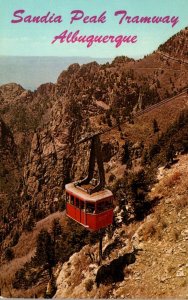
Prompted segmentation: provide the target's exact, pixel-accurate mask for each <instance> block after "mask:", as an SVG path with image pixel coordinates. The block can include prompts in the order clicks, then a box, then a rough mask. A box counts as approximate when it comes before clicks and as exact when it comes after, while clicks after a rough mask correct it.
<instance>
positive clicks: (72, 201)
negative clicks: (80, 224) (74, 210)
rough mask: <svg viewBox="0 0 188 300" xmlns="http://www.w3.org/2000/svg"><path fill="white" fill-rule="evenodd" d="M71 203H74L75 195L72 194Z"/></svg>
mask: <svg viewBox="0 0 188 300" xmlns="http://www.w3.org/2000/svg"><path fill="white" fill-rule="evenodd" d="M70 203H71V204H72V205H74V196H72V195H71V199H70Z"/></svg>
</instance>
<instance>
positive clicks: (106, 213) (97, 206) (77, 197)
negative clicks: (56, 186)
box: [65, 183, 113, 231]
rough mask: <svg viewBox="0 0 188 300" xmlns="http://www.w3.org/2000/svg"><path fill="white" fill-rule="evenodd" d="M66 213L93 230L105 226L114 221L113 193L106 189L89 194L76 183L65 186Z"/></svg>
mask: <svg viewBox="0 0 188 300" xmlns="http://www.w3.org/2000/svg"><path fill="white" fill-rule="evenodd" d="M65 190H66V214H67V216H68V217H70V218H71V219H73V220H75V221H76V222H78V223H80V224H81V225H83V226H84V227H86V228H87V229H89V230H91V231H97V230H99V229H101V228H105V227H107V226H108V225H110V224H112V222H113V194H112V192H111V191H109V190H107V189H104V190H100V191H99V192H96V193H93V194H91V195H90V194H89V193H87V191H86V190H85V189H83V188H81V187H78V186H76V185H75V183H69V184H67V185H66V186H65Z"/></svg>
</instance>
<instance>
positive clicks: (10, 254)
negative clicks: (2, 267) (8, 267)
mask: <svg viewBox="0 0 188 300" xmlns="http://www.w3.org/2000/svg"><path fill="white" fill-rule="evenodd" d="M5 258H6V260H8V261H11V260H12V259H13V258H14V252H13V250H12V249H11V248H10V247H9V248H6V250H5Z"/></svg>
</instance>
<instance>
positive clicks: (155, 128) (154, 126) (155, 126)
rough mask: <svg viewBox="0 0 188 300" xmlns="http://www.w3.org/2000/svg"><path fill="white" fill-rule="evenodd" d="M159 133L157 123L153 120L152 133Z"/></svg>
mask: <svg viewBox="0 0 188 300" xmlns="http://www.w3.org/2000/svg"><path fill="white" fill-rule="evenodd" d="M158 131H159V126H158V123H157V121H156V120H155V119H153V133H156V132H158Z"/></svg>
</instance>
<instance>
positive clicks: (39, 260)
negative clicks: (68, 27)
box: [0, 29, 188, 297]
mask: <svg viewBox="0 0 188 300" xmlns="http://www.w3.org/2000/svg"><path fill="white" fill-rule="evenodd" d="M185 36H187V29H185V30H183V31H181V32H180V33H179V34H177V35H176V36H174V37H172V38H171V39H170V40H168V41H167V42H166V43H165V44H164V45H163V46H160V47H159V49H157V50H156V51H155V52H154V53H152V54H151V55H149V56H146V57H144V58H143V59H141V60H133V59H130V58H128V57H124V56H121V57H116V58H115V59H114V60H113V61H112V63H105V64H101V65H100V64H98V63H97V62H92V63H88V64H83V65H79V64H78V63H74V64H72V65H70V66H69V67H68V68H67V70H63V71H62V72H61V74H60V75H59V76H58V78H57V82H56V83H45V84H42V85H40V86H39V87H38V88H37V89H36V90H35V91H33V92H32V91H29V90H26V89H24V88H23V87H22V86H21V85H19V84H15V83H11V84H4V85H2V86H0V116H1V119H2V121H1V131H0V132H3V135H2V137H3V138H1V139H0V143H1V144H0V146H1V148H0V149H2V153H3V155H1V161H0V163H1V166H2V167H3V168H4V167H5V168H6V170H5V171H3V172H5V173H6V176H4V175H3V174H4V173H2V174H1V180H2V181H1V182H4V181H3V180H4V177H5V178H6V184H3V185H1V195H3V197H2V196H1V207H2V208H4V212H3V214H4V215H6V219H4V218H2V219H1V229H0V230H1V231H0V232H1V239H2V243H1V250H0V251H1V257H2V260H1V266H0V271H1V272H0V273H1V276H0V287H1V290H2V295H3V296H6V297H7V296H9V297H10V296H11V295H14V296H15V297H34V296H37V297H40V296H42V297H44V296H45V295H46V288H47V286H48V290H49V289H51V292H50V295H51V296H53V295H54V294H55V292H56V291H55V290H56V288H58V290H57V296H59V295H60V296H62V297H64V293H66V292H67V290H66V289H64V292H61V287H60V285H61V278H64V277H61V275H60V277H59V279H58V281H57V284H56V278H57V277H58V275H59V274H62V272H64V271H62V272H61V268H62V270H65V269H66V268H67V266H70V265H71V264H72V262H73V266H72V268H71V270H70V272H69V273H70V274H69V275H68V274H66V277H67V280H71V278H72V277H71V276H74V275H75V273H74V270H75V266H77V264H78V262H77V261H75V256H76V255H77V254H74V253H77V252H79V251H81V252H79V256H78V257H82V261H83V265H82V268H83V270H84V272H86V273H87V272H88V278H89V279H90V283H89V282H88V283H86V280H85V277H84V276H85V275H84V273H83V278H81V277H78V281H76V282H75V285H77V286H78V287H79V286H80V288H81V289H82V294H81V293H80V291H79V290H76V291H75V290H74V288H75V287H74V288H73V289H72V293H71V291H69V290H68V292H67V293H69V294H66V296H68V297H73V296H74V297H75V296H77V297H80V296H83V297H90V296H91V297H93V295H94V294H95V295H97V297H120V296H124V297H125V296H128V293H127V291H126V289H124V285H125V282H126V280H125V281H124V276H123V274H124V273H123V272H124V271H125V272H126V271H127V272H128V271H129V267H128V264H127V259H128V258H127V257H130V260H131V261H132V265H131V268H134V267H135V268H136V264H134V263H135V262H136V261H134V260H135V259H136V258H135V256H134V255H136V254H135V252H134V251H135V250H134V247H136V248H137V250H138V248H139V247H140V246H139V247H138V246H135V245H134V243H132V237H133V236H134V234H136V232H137V230H138V228H140V225H141V224H147V222H148V220H150V218H154V219H155V218H157V215H155V214H157V212H158V210H159V209H160V206H161V207H162V208H161V209H162V211H165V213H166V214H167V213H168V203H167V202H166V201H163V200H164V198H165V195H167V194H165V191H167V192H169V193H170V191H169V190H168V189H166V187H164V186H163V184H162V185H161V189H162V191H161V193H160V192H158V194H157V195H154V194H152V187H153V188H157V184H158V183H157V180H159V179H157V178H158V177H157V174H158V170H159V167H161V166H166V167H167V168H170V170H171V169H172V168H173V167H172V165H173V164H175V163H176V153H179V154H181V155H186V153H187V151H188V135H187V132H188V112H187V105H188V94H187V88H188V87H187V79H188V65H187V63H186V55H187V54H186V51H187V49H186V47H184V48H183V49H182V51H181V55H180V57H179V56H178V54H177V53H175V52H174V47H175V46H173V45H179V42H178V41H181V40H182V39H184V37H185ZM151 108H152V109H151ZM101 130H104V131H106V133H105V134H102V135H101V142H102V153H103V160H104V168H105V173H106V184H107V186H108V187H109V188H110V189H111V190H112V191H113V193H114V196H115V203H114V204H115V206H116V209H115V222H114V226H113V229H112V232H111V234H110V233H109V235H108V236H109V240H108V242H107V236H106V237H105V244H104V245H105V247H107V246H108V245H109V248H108V249H111V250H108V251H107V250H106V252H105V253H106V258H105V261H104V262H105V263H106V264H107V263H108V264H111V263H112V265H113V264H115V265H116V263H119V261H117V259H118V255H119V254H118V253H119V250H120V249H121V250H122V251H121V256H123V258H122V261H123V264H124V263H125V264H124V267H125V269H122V270H120V273H118V274H117V273H115V274H116V275H114V276H115V278H114V277H113V276H112V278H110V279H109V281H108V280H107V282H103V280H104V278H103V277H104V276H102V275H100V276H99V274H101V272H102V274H103V271H99V270H100V267H98V266H96V265H95V266H93V267H92V266H91V265H90V260H92V255H91V253H93V255H94V257H93V259H94V258H95V257H96V256H97V244H96V242H97V241H98V239H99V234H98V233H96V234H91V233H88V232H87V231H86V230H83V228H82V227H80V226H76V225H75V223H73V222H71V221H70V220H67V218H66V217H65V213H64V208H65V195H64V186H65V184H66V183H67V182H70V181H74V180H78V179H80V178H82V177H84V176H85V175H86V172H87V168H88V159H89V143H90V142H86V143H81V144H78V143H77V142H78V141H79V140H80V139H81V138H83V137H86V136H88V135H92V134H93V133H96V132H99V131H101ZM5 140H6V143H5V142H4V141H5ZM4 153H7V155H4ZM185 157H187V156H185ZM179 159H180V164H181V166H180V168H181V171H180V172H182V175H179V177H178V175H177V178H179V179H177V180H176V179H173V180H174V182H176V181H177V183H179V181H180V178H181V180H182V182H183V176H184V173H185V176H186V171H185V170H184V167H183V164H184V163H185V158H181V156H180V158H179ZM181 159H182V161H183V162H182V163H181ZM6 165H7V166H6ZM173 166H175V165H173ZM169 172H170V171H169ZM177 172H179V171H177ZM169 174H170V173H169ZM3 176H4V177H3ZM174 176H175V175H174ZM14 182H16V183H15V184H14ZM159 184H160V183H159ZM172 184H173V183H172ZM174 186H175V188H174V190H175V189H176V188H177V191H178V185H177V187H176V185H172V187H174ZM7 187H8V193H7ZM163 188H164V189H163ZM182 193H184V192H182ZM174 194H176V193H174ZM4 195H6V197H5V196H4ZM161 195H162V196H161ZM169 197H171V200H170V201H173V193H172V194H169ZM180 201H181V199H180ZM182 201H183V200H182ZM5 203H8V205H5ZM169 203H170V202H169ZM186 205H187V204H186V201H185V207H186ZM19 207H21V209H18V208H19ZM174 207H175V206H174ZM176 212H177V209H176V208H174V210H173V214H172V215H173V218H174V219H173V220H177V222H181V220H180V218H179V216H176V215H175V214H176ZM177 213H179V211H178V212H177ZM175 216H176V218H175ZM9 220H11V222H12V223H11V224H12V225H11V226H8V225H7V223H9ZM161 222H162V221H161ZM173 222H174V221H173ZM169 224H170V223H169ZM173 224H174V223H173ZM148 226H149V225H148ZM173 226H174V225H173ZM185 226H186V222H182V225H181V226H180V228H181V230H183V231H184V229H185ZM153 227H154V226H153ZM161 228H162V223H161V227H160V226H159V229H158V230H159V231H162V230H163V229H164V228H163V229H161ZM42 229H43V230H42ZM73 229H74V230H73ZM131 230H132V232H131ZM148 230H149V229H148ZM152 230H153V229H152V228H151V232H152ZM123 231H124V232H123ZM146 235H147V234H146ZM110 236H111V238H110ZM116 238H117V239H116ZM147 239H148V240H147V241H146V242H147V245H145V247H146V248H147V249H149V250H147V251H151V249H152V247H154V246H153V245H154V244H155V243H159V244H160V243H161V249H162V248H164V249H166V250H168V245H169V244H168V245H167V244H165V243H164V244H163V243H162V240H159V239H158V237H156V236H155V235H152V233H151V234H150V232H149V233H148V237H147ZM157 239H158V240H157ZM175 242H177V243H178V239H177V240H176V241H175ZM122 243H123V244H122ZM111 244H112V245H111ZM125 244H126V245H127V246H125ZM89 245H90V246H89ZM121 245H123V246H122V247H121ZM128 245H129V247H128ZM133 246H134V247H133ZM83 247H85V248H83ZM82 248H83V249H82ZM90 250H91V252H90ZM166 250H165V251H166ZM84 251H86V252H84ZM111 251H112V252H113V255H112V257H111V258H110V259H109V257H110V256H109V255H110V253H111ZM83 253H86V254H87V255H86V257H87V259H86V257H83ZM139 253H141V254H139V255H140V256H139V259H140V265H139V266H140V268H141V266H142V264H144V263H143V262H142V259H144V261H145V260H146V256H147V253H149V252H143V253H144V254H143V255H142V252H139ZM127 254H129V255H128V256H127ZM72 255H73V256H72ZM144 255H145V256H144ZM69 259H70V260H69ZM147 259H148V264H146V266H148V265H149V264H150V265H152V263H153V262H155V260H153V259H154V258H152V259H150V257H147ZM156 261H157V262H156V263H158V258H157V260H156ZM95 262H96V260H95V259H94V263H95ZM165 263H166V262H165ZM67 264H68V265H67ZM80 266H81V264H80ZM80 266H79V267H80ZM127 267H128V268H127ZM176 267H177V268H179V267H178V266H175V268H176ZM88 268H89V269H88ZM92 268H93V269H92ZM101 268H102V267H101ZM103 269H105V268H103ZM103 269H102V270H103ZM138 269H139V267H138ZM118 270H119V269H118ZM135 270H136V271H135V272H138V273H139V272H141V271H140V269H139V271H137V269H135ZM92 272H93V273H92ZM98 272H99V273H98ZM147 272H148V273H147V274H148V275H147V276H148V278H149V271H147ZM97 274H98V277H97V278H100V279H99V281H100V284H101V286H102V288H101V287H100V284H99V287H97V285H98V284H97V285H95V276H96V275H97ZM152 274H153V273H151V275H152ZM90 275H91V276H90ZM137 275H138V276H137ZM137 275H135V276H133V279H132V281H130V283H129V284H130V285H129V286H130V287H131V286H132V287H134V288H133V289H132V290H133V291H134V292H135V294H134V293H133V294H130V296H139V297H142V296H148V297H149V296H150V295H149V292H148V294H147V290H146V291H145V293H146V294H144V295H143V294H142V293H141V292H139V289H137V288H136V283H137V279H135V278H137V277H138V278H141V277H139V276H140V274H137ZM63 276H64V275H63ZM101 276H102V277H101ZM118 276H120V277H118ZM160 276H161V275H160ZM8 278H9V279H8ZM117 278H122V279H123V280H122V285H123V288H122V289H121V286H115V287H114V283H115V282H116V281H117V282H118V280H117ZM82 279H83V280H82ZM96 280H97V279H96ZM138 280H139V279H138ZM147 280H148V279H147ZM165 280H166V279H165ZM82 281H83V282H82ZM99 281H98V282H99ZM67 282H68V281H67ZM103 283H105V284H104V285H103ZM67 284H69V283H67ZM85 284H86V288H85V289H83V285H85ZM181 284H183V283H181ZM72 287H73V285H72ZM93 287H94V289H93ZM117 290H118V292H117ZM148 290H149V289H148ZM121 291H122V293H121ZM178 291H180V289H179V288H177V292H178ZM116 292H117V293H116ZM61 293H62V294H61ZM169 293H170V290H168V291H167V290H164V294H163V295H164V296H168V295H169ZM182 293H184V292H182ZM152 295H155V296H159V295H161V294H160V292H157V290H155V291H154V292H152ZM174 295H175V294H174ZM182 295H184V294H182ZM175 296H177V295H175Z"/></svg>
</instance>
